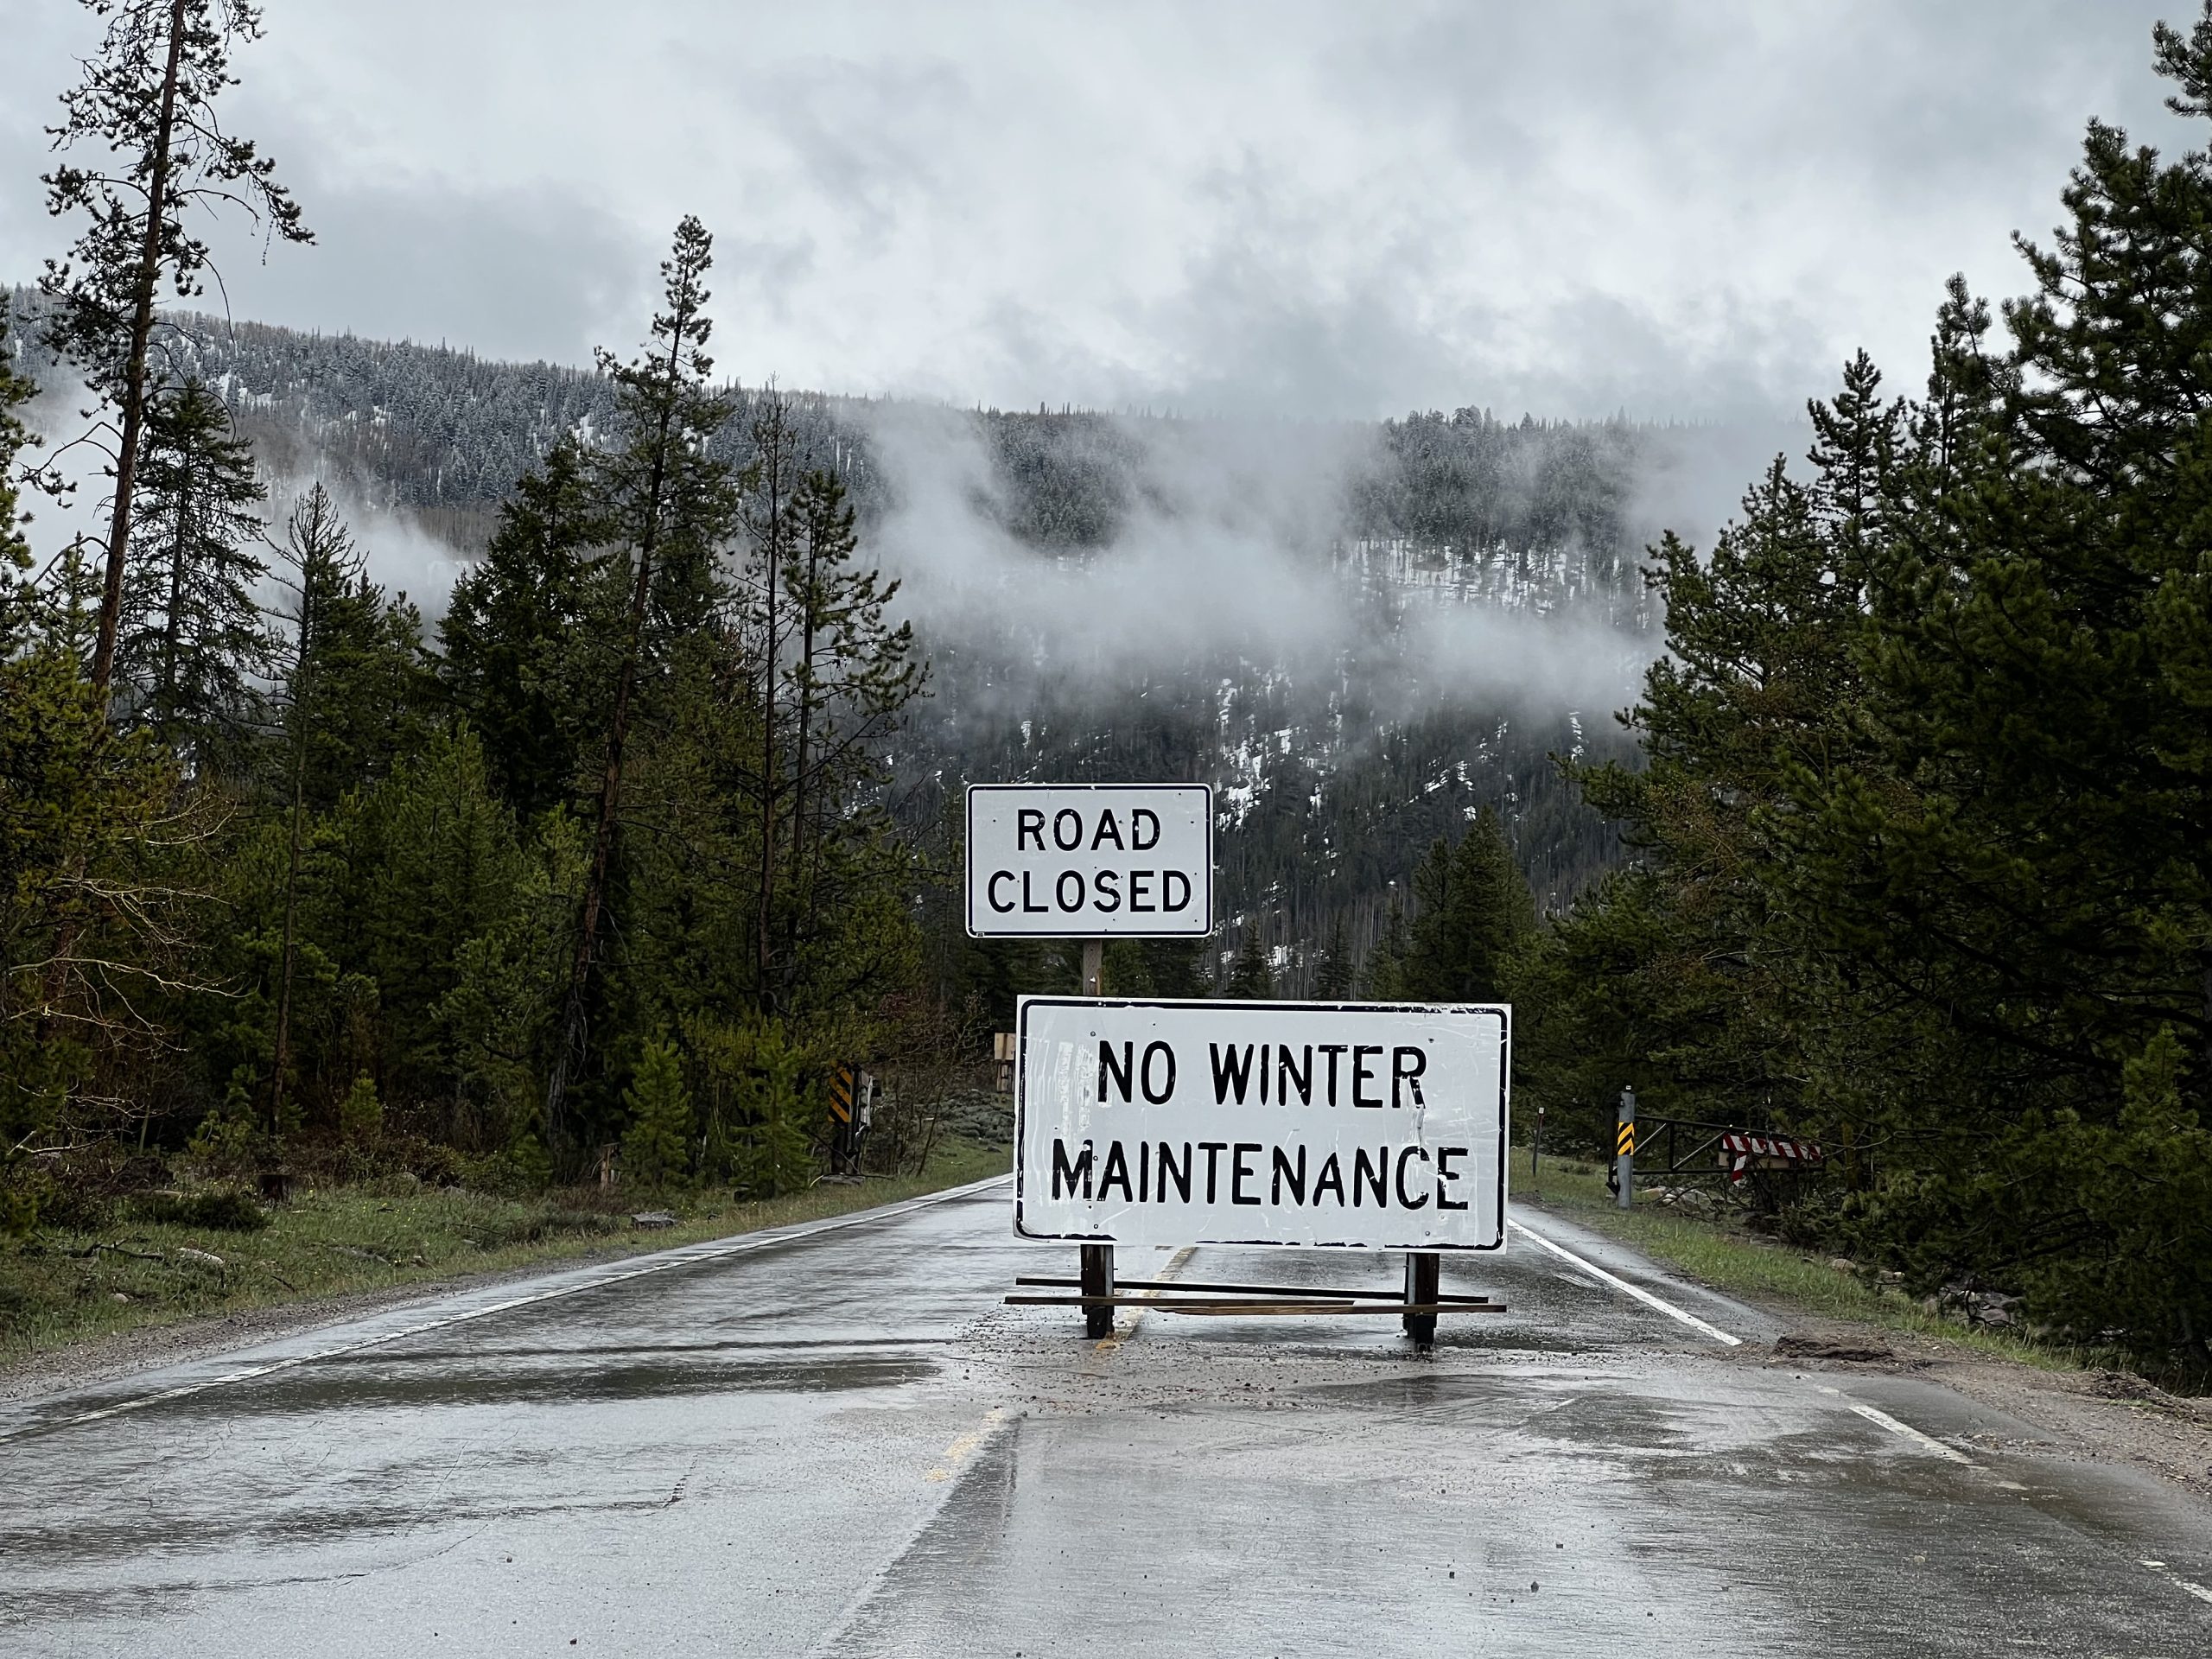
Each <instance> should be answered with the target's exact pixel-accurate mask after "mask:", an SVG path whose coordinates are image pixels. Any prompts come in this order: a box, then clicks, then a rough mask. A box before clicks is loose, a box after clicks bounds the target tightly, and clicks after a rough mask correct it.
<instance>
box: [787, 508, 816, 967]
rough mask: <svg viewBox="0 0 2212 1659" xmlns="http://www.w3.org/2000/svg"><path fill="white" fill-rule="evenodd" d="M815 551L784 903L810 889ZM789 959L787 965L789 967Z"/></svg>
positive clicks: (809, 575)
mask: <svg viewBox="0 0 2212 1659" xmlns="http://www.w3.org/2000/svg"><path fill="white" fill-rule="evenodd" d="M820 564H821V561H820V557H819V554H818V550H817V548H816V546H815V544H814V541H813V538H812V537H809V538H808V541H807V547H806V587H805V590H804V591H805V595H806V599H805V606H804V609H803V610H802V611H801V612H800V613H799V623H798V626H799V639H800V641H801V643H800V646H799V682H798V747H797V750H796V753H795V754H794V756H793V760H794V762H795V764H794V765H793V766H792V768H791V897H790V899H786V900H785V902H786V903H787V904H788V903H790V902H791V899H798V897H799V896H800V895H801V894H803V893H805V892H807V891H808V889H809V884H808V882H807V879H806V877H807V872H806V768H807V747H808V742H809V740H810V737H811V736H812V734H813V725H814V640H815V635H816V634H817V632H819V630H820V626H821V620H822V619H821V613H820V592H819V589H818V588H817V587H816V585H815V583H816V576H817V571H818V569H820ZM803 921H804V918H802V917H801V916H800V914H799V912H798V911H797V910H793V911H792V912H791V930H790V933H789V938H788V946H789V949H788V950H787V955H789V954H791V953H795V952H796V950H797V947H798V936H799V931H800V927H801V924H802V922H803ZM788 965H789V964H788V962H787V963H786V966H788Z"/></svg>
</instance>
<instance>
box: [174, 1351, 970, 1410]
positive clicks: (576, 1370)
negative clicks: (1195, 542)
mask: <svg viewBox="0 0 2212 1659" xmlns="http://www.w3.org/2000/svg"><path fill="white" fill-rule="evenodd" d="M546 1358H547V1359H549V1360H550V1361H553V1362H556V1363H543V1364H540V1365H539V1366H537V1367H536V1368H534V1369H530V1370H519V1371H518V1370H516V1369H515V1368H514V1364H513V1361H514V1356H513V1355H512V1354H490V1355H486V1354H473V1355H469V1356H467V1358H466V1359H465V1360H464V1361H463V1362H461V1363H450V1362H447V1361H443V1360H435V1361H421V1360H418V1359H417V1358H416V1357H415V1356H412V1355H410V1356H409V1357H407V1358H406V1359H404V1360H398V1361H395V1360H393V1359H391V1358H390V1357H386V1358H385V1359H384V1360H383V1361H382V1362H381V1363H372V1364H356V1365H350V1366H346V1367H342V1368H341V1367H338V1366H334V1365H333V1366H326V1365H321V1364H316V1365H310V1366H302V1367H301V1368H300V1369H299V1370H293V1371H286V1372H282V1373H279V1374H277V1375H276V1376H270V1377H268V1378H265V1379H260V1380H257V1381H251V1382H245V1383H235V1384H232V1385H229V1386H227V1387H224V1388H219V1389H208V1390H207V1391H206V1392H204V1393H200V1394H194V1395H186V1396H184V1397H183V1398H181V1399H179V1400H175V1401H163V1402H155V1403H152V1404H149V1406H147V1407H146V1408H145V1411H144V1414H146V1415H148V1416H159V1417H167V1418H178V1417H192V1416H197V1415H207V1416H218V1417H223V1418H226V1419H227V1418H229V1417H232V1416H233V1415H235V1414H237V1412H238V1408H239V1407H240V1406H241V1405H242V1404H245V1403H246V1402H251V1408H252V1409H253V1410H254V1411H256V1412H262V1413H271V1414H302V1413H311V1412H321V1411H341V1410H343V1411H362V1410H378V1409H393V1408H398V1409H421V1408H425V1407H440V1406H509V1405H518V1404H531V1403H543V1404H548V1405H557V1404H560V1403H562V1402H578V1403H590V1402H605V1401H610V1400H632V1401H634V1400H652V1399H672V1398H677V1397H681V1396H685V1395H711V1394H737V1393H748V1394H749V1393H782V1394H797V1395H806V1394H825V1393H843V1392H850V1391H853V1390H856V1389H895V1388H904V1387H906V1386H907V1385H908V1384H910V1383H920V1382H924V1381H925V1380H927V1379H928V1378H930V1377H932V1376H936V1375H937V1374H938V1371H939V1370H940V1369H941V1368H940V1365H939V1363H938V1361H937V1360H935V1359H934V1358H931V1357H899V1358H893V1357H887V1356H873V1355H854V1356H850V1357H843V1358H830V1357H822V1358H811V1357H796V1358H783V1359H774V1360H766V1359H763V1360H753V1361H737V1360H720V1361H712V1362H701V1361H696V1360H695V1361H692V1362H690V1363H679V1362H677V1361H674V1360H669V1359H650V1358H648V1359H640V1360H635V1361H627V1362H624V1361H618V1360H614V1359H613V1358H612V1357H608V1356H606V1355H601V1354H592V1353H589V1352H587V1353H584V1354H576V1353H574V1352H569V1353H560V1352H557V1351H556V1352H554V1353H551V1354H549V1355H547V1356H546ZM563 1360H566V1361H568V1362H569V1363H565V1364H563V1363H557V1362H560V1361H563Z"/></svg>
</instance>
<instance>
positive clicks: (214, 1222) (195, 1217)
mask: <svg viewBox="0 0 2212 1659" xmlns="http://www.w3.org/2000/svg"><path fill="white" fill-rule="evenodd" d="M137 1209H138V1218H139V1219H140V1220H141V1221H146V1222H151V1223H153V1224H155V1225H156V1226H161V1227H200V1228H206V1229H208V1230H213V1231H215V1232H224V1233H253V1232H258V1231H260V1230H261V1229H263V1228H264V1227H266V1226H267V1225H268V1224H269V1212H268V1211H265V1210H264V1209H263V1208H262V1207H261V1206H260V1205H257V1204H256V1203H255V1202H254V1201H253V1200H252V1199H251V1198H248V1197H246V1195H245V1193H243V1192H235V1191H233V1190H232V1189H231V1188H229V1187H217V1188H215V1189H214V1190H213V1191H212V1192H192V1193H188V1194H186V1195H185V1196H183V1197H181V1198H178V1197H174V1196H171V1195H168V1194H166V1193H157V1194H156V1195H155V1196H154V1197H152V1198H141V1199H140V1200H139V1201H138V1205H137Z"/></svg>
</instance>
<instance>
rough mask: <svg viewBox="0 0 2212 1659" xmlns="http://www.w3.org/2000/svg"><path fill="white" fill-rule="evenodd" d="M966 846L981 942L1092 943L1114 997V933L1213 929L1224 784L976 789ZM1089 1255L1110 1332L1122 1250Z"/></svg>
mask: <svg viewBox="0 0 2212 1659" xmlns="http://www.w3.org/2000/svg"><path fill="white" fill-rule="evenodd" d="M966 852H967V876H968V892H967V908H968V932H969V937H971V938H979V939H988V938H1081V939H1082V940H1083V995H1084V996H1085V997H1088V998H1094V999H1096V998H1100V997H1103V996H1104V995H1105V994H1106V992H1105V983H1104V976H1105V959H1106V941H1107V939H1108V938H1204V937H1205V935H1206V934H1208V933H1211V932H1212V931H1213V791H1212V790H1211V788H1209V787H1208V786H1206V785H1203V784H1081V785H1048V784H974V785H969V790H968V834H967V842H966ZM1016 1098H1017V1102H1018V1101H1019V1090H1018V1087H1017V1093H1016ZM1017 1111H1018V1106H1017ZM1079 1255H1080V1258H1081V1276H1080V1280H1079V1283H1080V1285H1081V1287H1082V1292H1083V1294H1082V1297H1081V1299H1080V1300H1081V1301H1082V1304H1083V1309H1084V1331H1085V1332H1087V1333H1088V1334H1090V1336H1092V1337H1094V1338H1095V1337H1103V1336H1106V1335H1107V1334H1109V1332H1111V1331H1112V1330H1113V1328H1114V1308H1115V1305H1116V1297H1115V1289H1114V1246H1113V1244H1112V1243H1111V1242H1110V1241H1097V1240H1090V1241H1085V1242H1084V1243H1083V1244H1082V1246H1081V1249H1080V1251H1079Z"/></svg>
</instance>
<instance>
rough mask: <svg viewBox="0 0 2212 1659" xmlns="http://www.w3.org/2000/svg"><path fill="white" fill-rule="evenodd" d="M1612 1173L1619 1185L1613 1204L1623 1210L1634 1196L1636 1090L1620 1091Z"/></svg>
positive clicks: (1614, 1133)
mask: <svg viewBox="0 0 2212 1659" xmlns="http://www.w3.org/2000/svg"><path fill="white" fill-rule="evenodd" d="M1613 1155H1614V1164H1613V1171H1614V1174H1615V1175H1616V1177H1617V1178H1618V1181H1619V1185H1618V1189H1617V1190H1616V1192H1615V1193H1614V1198H1613V1202H1614V1203H1615V1204H1616V1205H1618V1206H1619V1207H1620V1208H1622V1209H1624V1210H1625V1209H1627V1208H1629V1206H1630V1204H1631V1203H1632V1202H1633V1200H1634V1198H1635V1194H1636V1090H1633V1089H1624V1090H1621V1107H1620V1122H1619V1123H1618V1125H1617V1126H1616V1127H1615V1129H1614V1132H1613Z"/></svg>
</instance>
